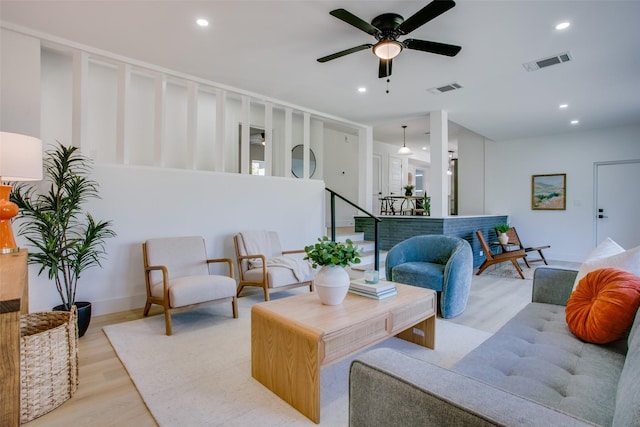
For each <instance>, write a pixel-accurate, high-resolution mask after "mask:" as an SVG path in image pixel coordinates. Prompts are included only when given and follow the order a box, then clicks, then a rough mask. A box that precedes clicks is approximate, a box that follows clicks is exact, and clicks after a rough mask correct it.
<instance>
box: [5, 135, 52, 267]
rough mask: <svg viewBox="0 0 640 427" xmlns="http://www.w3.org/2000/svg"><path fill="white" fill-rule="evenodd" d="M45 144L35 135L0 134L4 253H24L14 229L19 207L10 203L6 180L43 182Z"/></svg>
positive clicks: (9, 190) (8, 186)
mask: <svg viewBox="0 0 640 427" xmlns="http://www.w3.org/2000/svg"><path fill="white" fill-rule="evenodd" d="M41 179H42V141H40V140H39V139H38V138H34V137H32V136H27V135H20V134H17V133H10V132H0V254H11V253H14V252H17V251H19V250H20V248H18V246H17V245H16V241H15V239H14V237H13V230H12V229H11V219H12V218H13V217H15V216H16V215H17V214H18V205H16V204H15V203H13V202H12V201H10V195H11V186H10V185H3V184H2V181H40V180H41Z"/></svg>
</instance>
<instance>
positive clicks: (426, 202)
mask: <svg viewBox="0 0 640 427" xmlns="http://www.w3.org/2000/svg"><path fill="white" fill-rule="evenodd" d="M422 209H424V213H425V215H426V216H430V215H431V197H429V196H427V193H425V194H424V199H423V200H422Z"/></svg>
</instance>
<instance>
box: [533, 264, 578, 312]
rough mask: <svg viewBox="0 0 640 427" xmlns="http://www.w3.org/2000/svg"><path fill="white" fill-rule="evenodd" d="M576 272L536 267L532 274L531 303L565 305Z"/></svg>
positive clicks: (566, 269)
mask: <svg viewBox="0 0 640 427" xmlns="http://www.w3.org/2000/svg"><path fill="white" fill-rule="evenodd" d="M577 275H578V270H576V269H572V268H563V267H538V268H536V271H535V272H534V273H533V294H532V296H531V301H532V302H542V303H547V304H556V305H567V299H569V296H570V295H571V291H572V290H573V282H574V281H575V280H576V276H577Z"/></svg>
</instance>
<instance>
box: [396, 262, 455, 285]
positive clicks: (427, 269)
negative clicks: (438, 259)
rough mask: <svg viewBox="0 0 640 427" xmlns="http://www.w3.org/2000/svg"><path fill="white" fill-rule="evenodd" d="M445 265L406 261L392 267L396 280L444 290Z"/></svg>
mask: <svg viewBox="0 0 640 427" xmlns="http://www.w3.org/2000/svg"><path fill="white" fill-rule="evenodd" d="M444 267H445V266H444V264H434V263H432V262H421V261H411V262H405V263H402V264H398V265H396V266H394V267H393V268H392V269H391V277H392V278H393V279H392V280H393V281H394V282H399V283H405V284H407V285H413V286H420V287H422V288H427V289H433V290H434V291H442V282H443V279H444Z"/></svg>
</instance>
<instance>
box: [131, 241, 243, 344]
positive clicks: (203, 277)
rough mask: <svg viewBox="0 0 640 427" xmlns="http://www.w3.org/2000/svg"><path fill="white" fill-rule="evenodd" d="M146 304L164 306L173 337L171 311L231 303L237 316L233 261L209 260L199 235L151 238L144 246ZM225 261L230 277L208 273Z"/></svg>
mask: <svg viewBox="0 0 640 427" xmlns="http://www.w3.org/2000/svg"><path fill="white" fill-rule="evenodd" d="M142 254H143V258H144V277H145V282H146V287H147V303H146V305H145V307H144V315H145V316H147V315H148V314H149V309H150V308H151V304H158V305H161V306H163V307H164V316H165V327H166V333H167V335H171V313H170V312H171V309H173V308H178V307H185V306H189V305H193V304H200V303H204V302H211V301H217V302H225V301H230V302H231V308H232V312H233V317H234V318H237V317H238V302H237V298H236V281H235V279H234V278H233V262H232V261H231V259H230V258H219V259H207V253H206V248H205V244H204V239H203V238H202V237H199V236H189V237H167V238H157V239H149V240H147V241H146V242H145V243H143V244H142ZM218 262H224V263H227V264H228V266H229V276H223V275H212V274H209V264H211V263H218Z"/></svg>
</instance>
